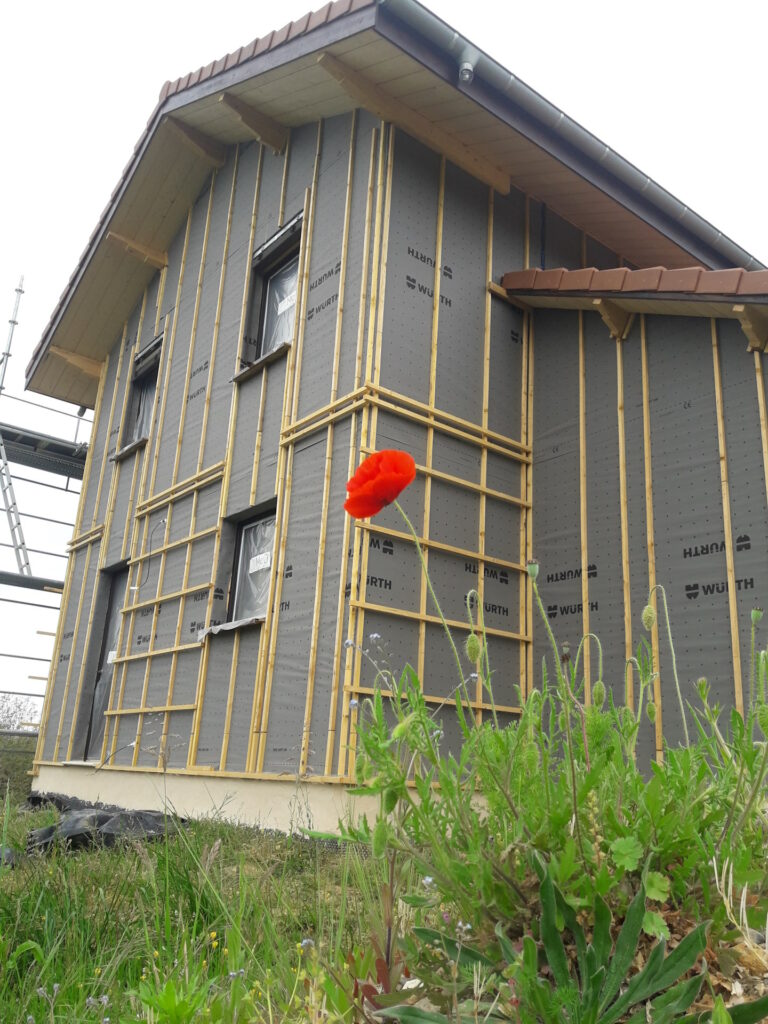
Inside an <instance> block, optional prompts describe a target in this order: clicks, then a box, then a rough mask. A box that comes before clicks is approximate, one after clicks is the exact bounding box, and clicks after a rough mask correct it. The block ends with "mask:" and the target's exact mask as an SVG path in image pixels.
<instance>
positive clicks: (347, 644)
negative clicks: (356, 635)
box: [344, 640, 355, 647]
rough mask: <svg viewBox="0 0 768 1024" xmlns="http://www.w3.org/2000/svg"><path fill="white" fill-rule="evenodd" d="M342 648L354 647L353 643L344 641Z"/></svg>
mask: <svg viewBox="0 0 768 1024" xmlns="http://www.w3.org/2000/svg"><path fill="white" fill-rule="evenodd" d="M344 646H345V647H354V646H355V641H354V640H345V641H344Z"/></svg>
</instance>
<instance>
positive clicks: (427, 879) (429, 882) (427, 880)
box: [423, 875, 435, 889]
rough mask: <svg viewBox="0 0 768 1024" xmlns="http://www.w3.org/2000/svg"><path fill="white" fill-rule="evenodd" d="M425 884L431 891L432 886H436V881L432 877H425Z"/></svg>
mask: <svg viewBox="0 0 768 1024" xmlns="http://www.w3.org/2000/svg"><path fill="white" fill-rule="evenodd" d="M423 884H424V885H425V886H426V887H427V889H431V888H432V886H433V885H434V884H435V880H434V878H433V877H432V875H426V876H425V877H424V883H423Z"/></svg>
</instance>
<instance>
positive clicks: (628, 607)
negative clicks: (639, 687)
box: [616, 337, 635, 708]
mask: <svg viewBox="0 0 768 1024" xmlns="http://www.w3.org/2000/svg"><path fill="white" fill-rule="evenodd" d="M624 344H625V341H624V338H623V337H621V338H616V393H617V397H616V402H617V404H616V414H617V421H618V423H617V425H618V433H619V514H620V521H621V576H622V580H623V585H624V659H625V661H627V660H628V659H629V658H631V657H632V591H631V588H630V562H629V509H628V496H627V437H626V430H625V421H624ZM634 699H635V693H634V676H633V674H632V666H631V665H630V666H629V668H628V671H627V692H626V694H625V700H626V702H627V705H628V706H629V707H630V708H634Z"/></svg>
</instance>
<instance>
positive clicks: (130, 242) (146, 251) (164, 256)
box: [107, 231, 168, 270]
mask: <svg viewBox="0 0 768 1024" xmlns="http://www.w3.org/2000/svg"><path fill="white" fill-rule="evenodd" d="M107 241H108V242H112V243H113V244H114V245H116V246H119V247H120V248H121V249H123V250H124V251H125V252H127V253H128V255H129V256H133V257H134V258H135V259H137V260H140V261H141V262H142V263H148V264H149V265H150V266H151V267H154V268H155V270H165V268H166V267H167V266H168V253H166V252H160V251H159V250H158V249H152V248H150V247H149V246H147V245H144V243H143V242H138V241H136V239H134V238H126V237H125V235H119V234H118V233H117V232H116V231H108V232H107Z"/></svg>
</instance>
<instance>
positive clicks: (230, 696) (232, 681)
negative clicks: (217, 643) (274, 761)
mask: <svg viewBox="0 0 768 1024" xmlns="http://www.w3.org/2000/svg"><path fill="white" fill-rule="evenodd" d="M209 650H210V644H206V645H205V651H204V653H203V657H202V658H201V659H200V662H201V664H203V665H205V666H206V667H207V664H208V658H207V654H208V651H209ZM239 654H240V631H239V630H236V631H235V639H234V640H233V641H232V663H231V665H230V666H229V685H228V687H227V710H226V711H225V712H224V735H223V736H222V737H221V753H220V755H219V771H221V772H223V771H226V767H227V754H228V753H229V735H230V732H231V731H232V708H233V707H234V703H235V685H236V682H237V659H238V657H239ZM202 675H203V677H204V676H205V672H203V673H202ZM200 707H202V700H201V701H200ZM195 710H196V711H197V705H195ZM198 717H200V714H199V713H198ZM199 732H200V730H199V728H198V736H199ZM196 760H197V743H195V747H194V756H191V757H190V758H189V760H188V762H187V767H188V768H191V767H192V766H193V765H194V764H195V761H196Z"/></svg>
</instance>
